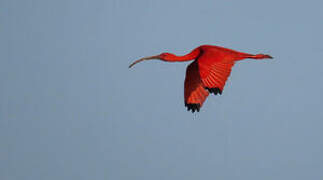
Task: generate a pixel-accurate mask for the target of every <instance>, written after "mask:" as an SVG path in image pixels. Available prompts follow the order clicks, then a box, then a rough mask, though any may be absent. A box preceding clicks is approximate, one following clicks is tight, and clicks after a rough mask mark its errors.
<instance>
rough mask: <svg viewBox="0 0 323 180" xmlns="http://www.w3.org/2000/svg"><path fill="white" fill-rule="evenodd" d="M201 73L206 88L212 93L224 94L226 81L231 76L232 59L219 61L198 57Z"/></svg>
mask: <svg viewBox="0 0 323 180" xmlns="http://www.w3.org/2000/svg"><path fill="white" fill-rule="evenodd" d="M198 65H199V73H200V77H201V80H202V82H203V85H204V87H205V89H207V90H208V91H209V92H210V93H214V94H215V95H216V94H218V93H219V94H222V91H223V88H224V86H225V83H226V81H227V79H228V77H229V76H230V73H231V69H232V66H233V65H234V62H232V61H219V60H215V61H213V60H212V59H207V57H203V56H201V57H200V58H199V59H198Z"/></svg>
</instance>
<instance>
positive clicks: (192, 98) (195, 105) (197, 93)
mask: <svg viewBox="0 0 323 180" xmlns="http://www.w3.org/2000/svg"><path fill="white" fill-rule="evenodd" d="M208 95H209V92H208V91H206V90H205V88H204V86H203V82H202V80H201V78H200V73H199V66H198V63H197V61H193V62H192V63H191V64H190V65H189V66H188V67H187V69H186V77H185V83H184V97H185V106H186V107H187V110H188V111H189V110H192V112H195V110H196V111H200V108H201V107H202V105H203V102H204V101H205V99H206V98H207V96H208Z"/></svg>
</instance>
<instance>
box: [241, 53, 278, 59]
mask: <svg viewBox="0 0 323 180" xmlns="http://www.w3.org/2000/svg"><path fill="white" fill-rule="evenodd" d="M245 58H250V59H273V57H271V56H270V55H268V54H256V55H250V56H246V57H245Z"/></svg>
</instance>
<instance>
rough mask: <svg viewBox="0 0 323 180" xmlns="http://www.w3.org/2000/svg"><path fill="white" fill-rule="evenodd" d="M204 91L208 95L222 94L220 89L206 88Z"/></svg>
mask: <svg viewBox="0 0 323 180" xmlns="http://www.w3.org/2000/svg"><path fill="white" fill-rule="evenodd" d="M205 89H206V90H208V91H209V93H211V94H212V93H213V94H214V95H217V94H220V95H221V94H222V90H221V89H220V88H217V87H216V88H208V87H205Z"/></svg>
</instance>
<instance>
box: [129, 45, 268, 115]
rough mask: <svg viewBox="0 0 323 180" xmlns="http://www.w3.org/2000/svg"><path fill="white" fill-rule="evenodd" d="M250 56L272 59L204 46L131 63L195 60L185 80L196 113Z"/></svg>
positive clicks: (186, 95)
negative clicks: (179, 54)
mask: <svg viewBox="0 0 323 180" xmlns="http://www.w3.org/2000/svg"><path fill="white" fill-rule="evenodd" d="M247 58H249V59H256V60H259V59H272V57H271V56H270V55H267V54H256V55H253V54H248V53H243V52H238V51H235V50H232V49H228V48H224V47H220V46H213V45H202V46H199V47H197V48H195V49H194V50H192V51H191V52H190V53H188V54H186V55H183V56H177V55H175V54H172V53H167V52H166V53H161V54H159V55H155V56H148V57H144V58H141V59H139V60H137V61H135V62H133V63H132V64H130V66H129V68H131V67H132V66H134V65H135V64H137V63H139V62H142V61H146V60H152V59H157V60H162V61H166V62H183V61H191V60H194V61H193V62H192V63H191V64H190V65H188V67H187V69H186V77H185V82H184V103H185V106H186V107H187V110H188V111H190V110H192V113H194V112H195V111H197V112H199V111H200V108H201V107H202V105H203V103H204V101H205V99H206V98H207V97H208V95H209V93H211V94H212V93H213V94H214V95H218V94H219V95H221V94H222V91H223V88H224V85H225V83H226V81H227V79H228V77H229V76H230V73H231V69H232V66H233V65H234V63H235V62H236V61H239V60H243V59H247Z"/></svg>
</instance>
